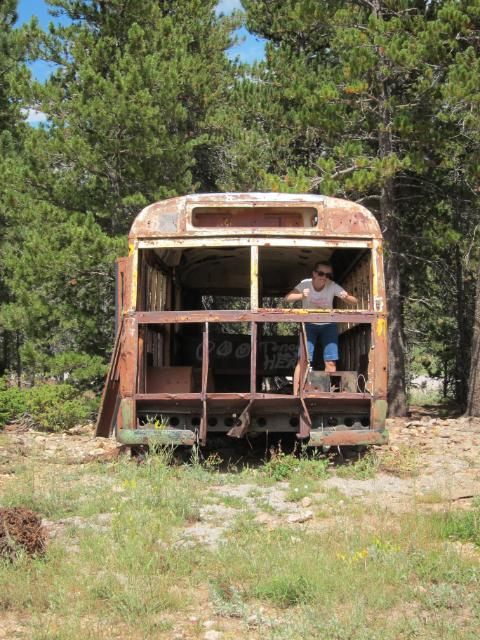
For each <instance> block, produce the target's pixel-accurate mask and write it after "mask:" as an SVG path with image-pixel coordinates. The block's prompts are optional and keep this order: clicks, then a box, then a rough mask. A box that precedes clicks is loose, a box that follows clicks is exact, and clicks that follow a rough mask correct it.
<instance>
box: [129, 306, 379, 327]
mask: <svg viewBox="0 0 480 640" xmlns="http://www.w3.org/2000/svg"><path fill="white" fill-rule="evenodd" d="M132 317H134V318H135V320H136V321H137V322H138V323H139V324H149V323H151V324H154V323H158V324H169V323H170V324H179V323H192V322H218V323H223V322H345V321H346V320H347V319H348V321H349V322H355V323H358V324H361V323H363V324H365V323H368V324H369V323H371V322H373V321H374V320H375V313H374V312H373V311H361V312H360V311H349V310H347V309H345V310H340V309H335V310H325V309H317V310H312V309H289V310H288V311H287V310H285V309H258V311H250V310H248V311H228V310H226V311H139V312H138V313H135V314H134V315H132Z"/></svg>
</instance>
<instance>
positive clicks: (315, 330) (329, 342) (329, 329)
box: [298, 322, 338, 362]
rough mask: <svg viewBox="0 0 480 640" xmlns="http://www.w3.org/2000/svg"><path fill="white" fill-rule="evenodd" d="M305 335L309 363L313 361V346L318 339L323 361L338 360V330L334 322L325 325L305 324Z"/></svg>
mask: <svg viewBox="0 0 480 640" xmlns="http://www.w3.org/2000/svg"><path fill="white" fill-rule="evenodd" d="M305 333H306V334H307V351H308V360H309V362H312V361H313V353H314V351H315V345H316V343H317V340H318V339H319V338H320V343H321V345H322V349H323V360H324V361H325V360H338V329H337V324H336V323H335V322H327V323H325V324H312V323H309V322H306V323H305ZM298 353H299V355H300V349H299V351H298Z"/></svg>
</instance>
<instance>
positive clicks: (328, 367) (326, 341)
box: [320, 322, 338, 373]
mask: <svg viewBox="0 0 480 640" xmlns="http://www.w3.org/2000/svg"><path fill="white" fill-rule="evenodd" d="M321 327H322V330H321V334H320V339H321V341H322V347H323V360H324V362H325V371H327V372H329V373H333V372H334V371H336V370H337V360H338V328H337V325H336V323H335V322H329V323H328V324H324V325H321Z"/></svg>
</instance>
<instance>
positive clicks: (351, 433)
mask: <svg viewBox="0 0 480 640" xmlns="http://www.w3.org/2000/svg"><path fill="white" fill-rule="evenodd" d="M387 442H388V431H386V430H385V429H382V430H374V429H358V430H350V429H349V430H347V429H345V430H341V431H333V430H328V429H322V430H320V429H319V430H312V431H310V438H309V440H308V441H307V442H306V445H307V446H308V447H336V446H345V445H371V444H386V443H387Z"/></svg>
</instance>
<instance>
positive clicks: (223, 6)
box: [17, 0, 265, 81]
mask: <svg viewBox="0 0 480 640" xmlns="http://www.w3.org/2000/svg"><path fill="white" fill-rule="evenodd" d="M235 9H239V10H241V9H242V5H241V3H240V0H219V2H218V6H217V13H224V14H225V15H228V14H230V13H231V12H232V11H234V10H235ZM33 16H36V17H37V19H38V22H39V24H40V26H41V27H42V28H43V29H46V28H47V27H48V24H49V23H50V22H51V21H52V20H53V18H52V16H51V15H50V14H49V13H48V7H47V5H46V3H45V2H44V0H20V1H19V3H18V22H17V25H18V26H20V25H22V24H24V23H25V22H28V21H29V20H30V19H31V18H32V17H33ZM56 20H58V18H57V19H56ZM237 35H238V38H239V42H238V44H237V45H236V46H234V47H232V48H231V49H230V50H229V52H228V54H229V56H230V57H231V58H237V57H238V58H239V60H241V61H242V62H247V63H252V62H255V61H256V60H261V59H262V58H263V55H264V51H265V41H264V40H262V39H260V38H256V37H255V36H253V35H252V34H251V33H249V32H248V31H247V30H246V29H244V28H242V29H239V30H238V33H237ZM30 68H31V70H32V73H33V75H34V76H35V78H37V79H38V80H40V81H43V80H45V78H47V77H48V76H49V75H50V73H51V72H52V69H53V67H52V66H51V65H49V64H47V63H46V62H42V61H38V62H34V63H33V64H31V65H30Z"/></svg>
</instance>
